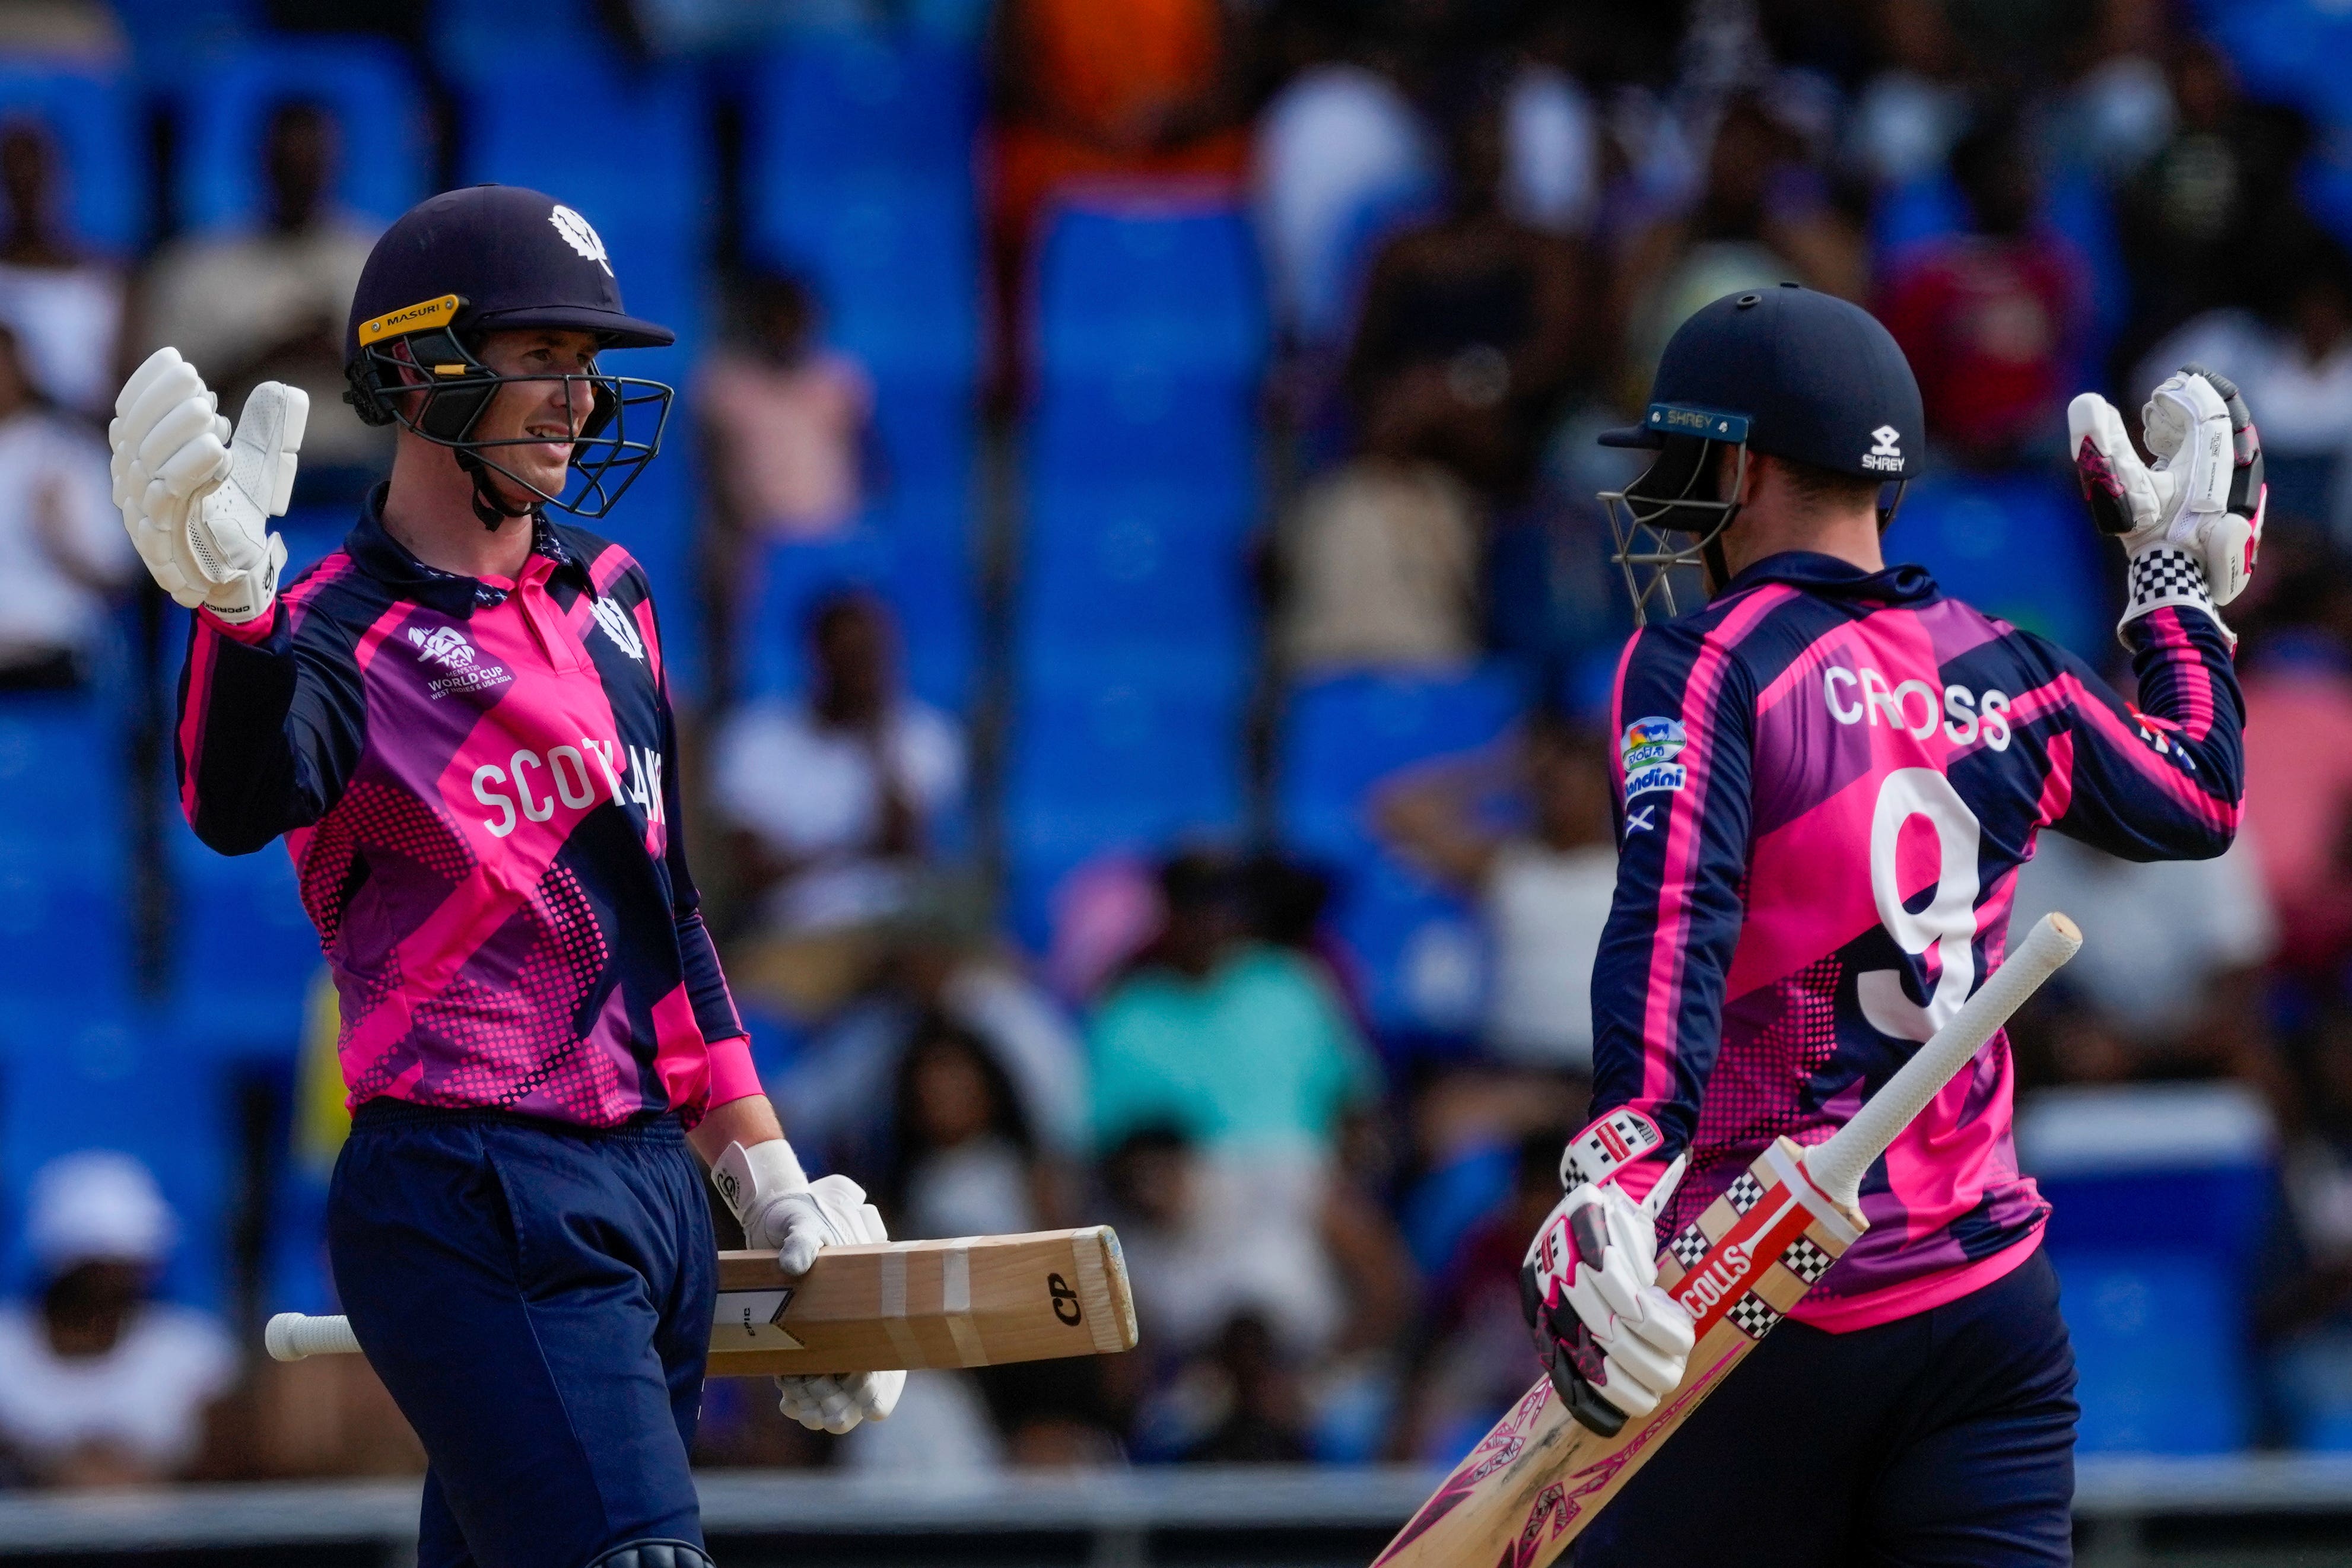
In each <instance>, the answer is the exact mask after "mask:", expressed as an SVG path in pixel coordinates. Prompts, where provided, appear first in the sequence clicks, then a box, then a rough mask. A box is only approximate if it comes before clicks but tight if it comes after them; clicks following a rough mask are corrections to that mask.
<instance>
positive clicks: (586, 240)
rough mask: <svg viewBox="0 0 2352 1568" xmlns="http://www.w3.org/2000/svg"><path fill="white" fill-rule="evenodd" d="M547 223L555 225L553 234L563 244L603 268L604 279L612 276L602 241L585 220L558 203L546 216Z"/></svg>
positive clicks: (610, 259) (611, 268)
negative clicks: (556, 235)
mask: <svg viewBox="0 0 2352 1568" xmlns="http://www.w3.org/2000/svg"><path fill="white" fill-rule="evenodd" d="M547 221H548V222H549V223H551V224H553V225H555V232H556V233H557V234H560V235H562V236H563V243H564V244H566V245H568V246H571V247H572V249H573V250H576V251H578V252H579V253H580V254H581V255H582V256H586V257H587V258H588V259H589V260H590V261H593V262H594V263H595V264H596V265H597V266H599V267H603V268H604V276H605V277H612V276H613V262H612V258H611V257H609V256H606V255H605V254H604V239H603V238H602V237H601V236H600V235H598V234H597V233H596V230H595V228H594V227H593V225H591V224H590V223H589V222H588V220H587V219H586V218H583V217H582V216H581V215H580V214H578V213H575V212H573V211H572V209H571V208H570V207H567V206H565V205H564V204H562V202H558V203H556V204H555V210H554V211H553V212H551V213H550V214H547Z"/></svg>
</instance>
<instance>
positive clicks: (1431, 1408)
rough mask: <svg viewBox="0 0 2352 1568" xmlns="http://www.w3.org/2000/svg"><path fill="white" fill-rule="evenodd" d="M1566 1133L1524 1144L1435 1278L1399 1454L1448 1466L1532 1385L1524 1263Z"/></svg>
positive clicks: (1551, 1190)
mask: <svg viewBox="0 0 2352 1568" xmlns="http://www.w3.org/2000/svg"><path fill="white" fill-rule="evenodd" d="M1569 1137H1570V1131H1569V1129H1567V1128H1565V1127H1544V1128H1540V1129H1538V1130H1537V1131H1536V1132H1533V1133H1529V1134H1527V1135H1526V1136H1525V1137H1523V1138H1521V1139H1520V1140H1519V1145H1518V1152H1517V1159H1516V1161H1515V1162H1514V1164H1513V1167H1512V1181H1511V1186H1510V1189H1509V1191H1508V1192H1507V1193H1506V1194H1505V1195H1504V1196H1503V1197H1502V1199H1501V1201H1500V1202H1498V1203H1496V1205H1495V1206H1494V1207H1493V1208H1491V1209H1490V1210H1488V1211H1487V1213H1486V1215H1484V1216H1483V1217H1481V1218H1480V1219H1479V1220H1478V1222H1477V1223H1476V1224H1475V1226H1473V1227H1472V1228H1471V1229H1470V1230H1469V1232H1468V1233H1467V1234H1466V1235H1465V1236H1464V1237H1463V1238H1462V1239H1461V1241H1460V1243H1459V1244H1458V1245H1457V1246H1456V1247H1455V1248H1454V1255H1453V1257H1452V1259H1451V1260H1448V1262H1447V1263H1446V1265H1445V1267H1444V1271H1443V1272H1441V1273H1439V1274H1438V1275H1437V1277H1436V1278H1435V1279H1434V1280H1433V1281H1431V1282H1430V1291H1429V1295H1430V1309H1429V1314H1428V1322H1427V1325H1426V1327H1425V1329H1424V1331H1423V1333H1422V1334H1421V1335H1420V1336H1419V1339H1418V1345H1417V1349H1416V1354H1415V1355H1414V1358H1413V1366H1412V1377H1411V1380H1410V1383H1409V1385H1408V1388H1407V1393H1406V1396H1405V1397H1404V1399H1403V1401H1402V1405H1401V1407H1400V1409H1399V1413H1398V1419H1397V1427H1396V1432H1395V1434H1394V1437H1393V1439H1392V1441H1391V1448H1392V1450H1393V1454H1394V1457H1395V1458H1400V1459H1410V1460H1417V1461H1420V1462H1422V1463H1425V1464H1433V1463H1450V1462H1451V1461H1452V1460H1453V1459H1454V1458H1455V1457H1456V1456H1458V1455H1460V1454H1462V1453H1464V1452H1465V1451H1466V1450H1467V1449H1468V1448H1469V1446H1470V1445H1471V1444H1473V1443H1475V1441H1477V1439H1478V1437H1479V1436H1480V1435H1481V1434H1483V1433H1484V1432H1485V1431H1486V1428H1487V1427H1490V1426H1492V1425H1493V1424H1494V1422H1495V1420H1496V1417H1497V1416H1500V1415H1502V1413H1503V1412H1504V1411H1506V1410H1507V1409H1509V1408H1510V1406H1511V1403H1512V1401H1514V1400H1516V1399H1517V1398H1518V1397H1519V1396H1521V1395H1522V1394H1525V1393H1526V1392H1527V1388H1528V1384H1529V1383H1530V1382H1532V1381H1533V1379H1532V1378H1530V1377H1529V1376H1528V1358H1527V1323H1526V1322H1525V1321H1524V1320H1523V1319H1522V1318H1521V1317H1520V1316H1519V1265H1520V1262H1521V1261H1522V1260H1523V1259H1524V1258H1525V1256H1526V1254H1527V1249H1528V1238H1529V1237H1530V1236H1533V1235H1534V1234H1535V1233H1536V1228H1537V1227H1538V1226H1539V1225H1541V1224H1542V1223H1543V1219H1544V1216H1545V1215H1547V1214H1549V1213H1550V1212H1551V1207H1552V1205H1554V1204H1555V1203H1558V1202H1559V1151H1560V1149H1561V1148H1562V1147H1563V1146H1565V1145H1566V1144H1567V1142H1568V1139H1569Z"/></svg>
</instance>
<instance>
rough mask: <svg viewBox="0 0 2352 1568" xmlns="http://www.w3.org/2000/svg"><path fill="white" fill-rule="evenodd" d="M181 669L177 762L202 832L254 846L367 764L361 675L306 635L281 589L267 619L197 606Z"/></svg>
mask: <svg viewBox="0 0 2352 1568" xmlns="http://www.w3.org/2000/svg"><path fill="white" fill-rule="evenodd" d="M365 711H366V710H365V704H364V702H363V700H362V695H361V692H360V676H359V672H358V670H357V668H356V667H353V666H352V665H350V664H348V662H337V661H333V660H331V659H327V658H325V657H322V656H320V655H318V654H315V653H312V652H311V651H309V650H306V649H303V648H301V647H299V646H298V644H297V643H296V640H295V637H294V633H293V631H292V628H291V625H290V623H289V614H288V611H287V608H286V604H285V601H283V600H282V599H281V600H280V601H278V604H277V605H276V607H275V608H274V609H273V610H272V611H271V612H270V616H269V619H268V622H266V623H257V624H255V625H252V626H236V627H232V626H228V625H226V624H225V623H223V622H219V621H216V620H215V619H214V618H213V617H212V616H211V615H210V614H209V613H207V612H204V611H201V610H200V611H198V612H196V613H195V615H194V626H193V627H192V629H191V630H190V632H189V640H188V659H187V664H186V665H185V667H184V669H183V670H182V671H181V674H180V695H179V724H178V727H177V732H176V734H175V736H174V737H173V768H174V771H175V773H176V775H177V778H178V780H179V788H180V809H181V810H182V811H183V812H184V814H185V815H186V817H187V819H188V825H189V826H190V827H192V828H194V830H195V832H196V837H198V838H199V839H201V840H203V841H205V843H206V844H208V845H209V846H211V847H212V848H213V849H215V850H218V851H219V852H221V853H223V854H233V855H234V854H249V853H251V852H253V851H255V850H258V849H260V848H262V847H263V846H265V845H267V844H268V843H269V842H270V841H272V840H274V839H276V838H277V837H278V835H279V834H281V833H284V832H286V831H289V829H293V828H300V827H307V826H309V825H310V824H311V823H312V822H315V821H318V820H319V819H320V817H321V816H323V815H324V814H325V813H326V811H327V809H328V808H329V807H330V806H331V805H332V804H333V803H334V801H335V800H336V798H337V797H338V796H339V795H340V794H341V790H342V787H343V783H344V781H345V780H346V779H349V778H350V776H351V771H352V768H353V767H354V766H356V764H357V761H358V758H359V753H360V745H361V740H362V729H363V727H364V725H365Z"/></svg>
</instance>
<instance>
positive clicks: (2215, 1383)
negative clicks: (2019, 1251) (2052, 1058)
mask: <svg viewBox="0 0 2352 1568" xmlns="http://www.w3.org/2000/svg"><path fill="white" fill-rule="evenodd" d="M2273 1139H2274V1134H2273V1129H2272V1124H2271V1119H2270V1113H2269V1111H2268V1109H2267V1108H2266V1107H2265V1105H2264V1104H2263V1101H2262V1099H2261V1097H2260V1096H2259V1095H2258V1094H2257V1093H2256V1092H2254V1091H2252V1090H2251V1089H2249V1088H2247V1087H2245V1086H2243V1085H2240V1084H2234V1083H2156V1084H2131V1085H2122V1086H2117V1087H2112V1088H2080V1089H2065V1090H2045V1091H2042V1092H2040V1093H2037V1094H2036V1095H2034V1096H2032V1098H2030V1099H2028V1100H2027V1101H2025V1102H2024V1103H2022V1104H2021V1107H2020V1109H2019V1113H2018V1120H2017V1145H2018V1156H2019V1163H2020V1165H2021V1166H2022V1167H2023V1168H2024V1169H2025V1170H2026V1172H2027V1173H2028V1174H2030V1175H2031V1176H2033V1178H2034V1180H2035V1181H2036V1182H2037V1183H2038V1184H2039V1185H2040V1186H2041V1188H2042V1194H2043V1196H2044V1197H2047V1198H2049V1200H2050V1203H2051V1210H2052V1212H2051V1218H2050V1225H2049V1228H2048V1231H2047V1232H2046V1238H2045V1245H2046V1247H2047V1248H2048V1249H2049V1253H2050V1258H2051V1261H2052V1262H2053V1264H2054V1265H2055V1266H2056V1268H2057V1270H2058V1277H2059V1281H2060V1284H2061V1286H2062V1287H2063V1290H2064V1291H2065V1308H2066V1321H2067V1324H2068V1326H2069V1328H2070V1330H2071V1331H2072V1333H2073V1336H2074V1357H2075V1361H2076V1363H2077V1365H2078V1368H2079V1370H2080V1373H2081V1376H2082V1385H2081V1387H2080V1390H2079V1394H2078V1396H2079V1397H2080V1399H2081V1400H2082V1404H2083V1424H2082V1430H2081V1443H2082V1446H2083V1448H2085V1449H2086V1450H2090V1451H2109V1452H2155V1453H2188V1454H2198V1453H2221V1452H2226V1451H2229V1450H2231V1449H2236V1448H2244V1447H2245V1446H2246V1445H2247V1444H2248V1443H2249V1442H2250V1441H2251V1440H2252V1432H2253V1408H2254V1402H2253V1392H2252V1376H2251V1373H2250V1369H2249V1367H2248V1364H2247V1359H2246V1345H2247V1344H2248V1343H2249V1342H2250V1341H2251V1338H2252V1324H2251V1319H2250V1314H2251V1310H2252V1309H2251V1306H2250V1302H2249V1297H2248V1288H2247V1281H2250V1280H2252V1278H2253V1277H2254V1275H2255V1272H2256V1269H2255V1264H2256V1253H2257V1250H2258V1249H2259V1248H2260V1246H2261V1245H2262V1242H2263V1237H2264V1235H2265V1233H2266V1224H2265V1222H2266V1218H2267V1212H2266V1211H2267V1207H2268V1205H2269V1203H2270V1201H2271V1194H2272V1192H2273V1184H2274V1182H2275V1176H2274V1174H2273V1162H2274V1159H2275V1155H2274V1154H2273Z"/></svg>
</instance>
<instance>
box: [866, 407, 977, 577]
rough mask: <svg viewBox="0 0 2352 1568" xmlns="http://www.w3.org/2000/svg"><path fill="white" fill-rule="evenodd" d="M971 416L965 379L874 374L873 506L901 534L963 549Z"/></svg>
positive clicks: (968, 518) (968, 494)
mask: <svg viewBox="0 0 2352 1568" xmlns="http://www.w3.org/2000/svg"><path fill="white" fill-rule="evenodd" d="M977 422H978V415H977V413H976V411H975V409H974V407H973V402H972V389H971V382H969V381H968V380H956V379H941V378H938V377H933V376H916V375H893V376H877V378H876V381H875V388H874V439H875V443H876V444H877V448H878V466H879V468H880V473H879V475H878V476H877V478H878V484H877V494H876V495H875V497H874V498H873V504H874V507H876V509H877V511H878V512H879V513H881V514H882V515H884V516H886V517H888V518H889V520H890V525H891V526H892V527H893V528H897V529H898V530H899V531H901V532H903V533H906V534H908V536H909V537H912V538H922V539H928V540H933V541H937V542H939V543H941V544H945V543H949V542H950V541H951V542H953V543H954V544H956V545H958V546H959V547H964V548H968V540H969V538H970V536H971V487H972V461H973V453H974V437H975V431H976V428H977Z"/></svg>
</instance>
